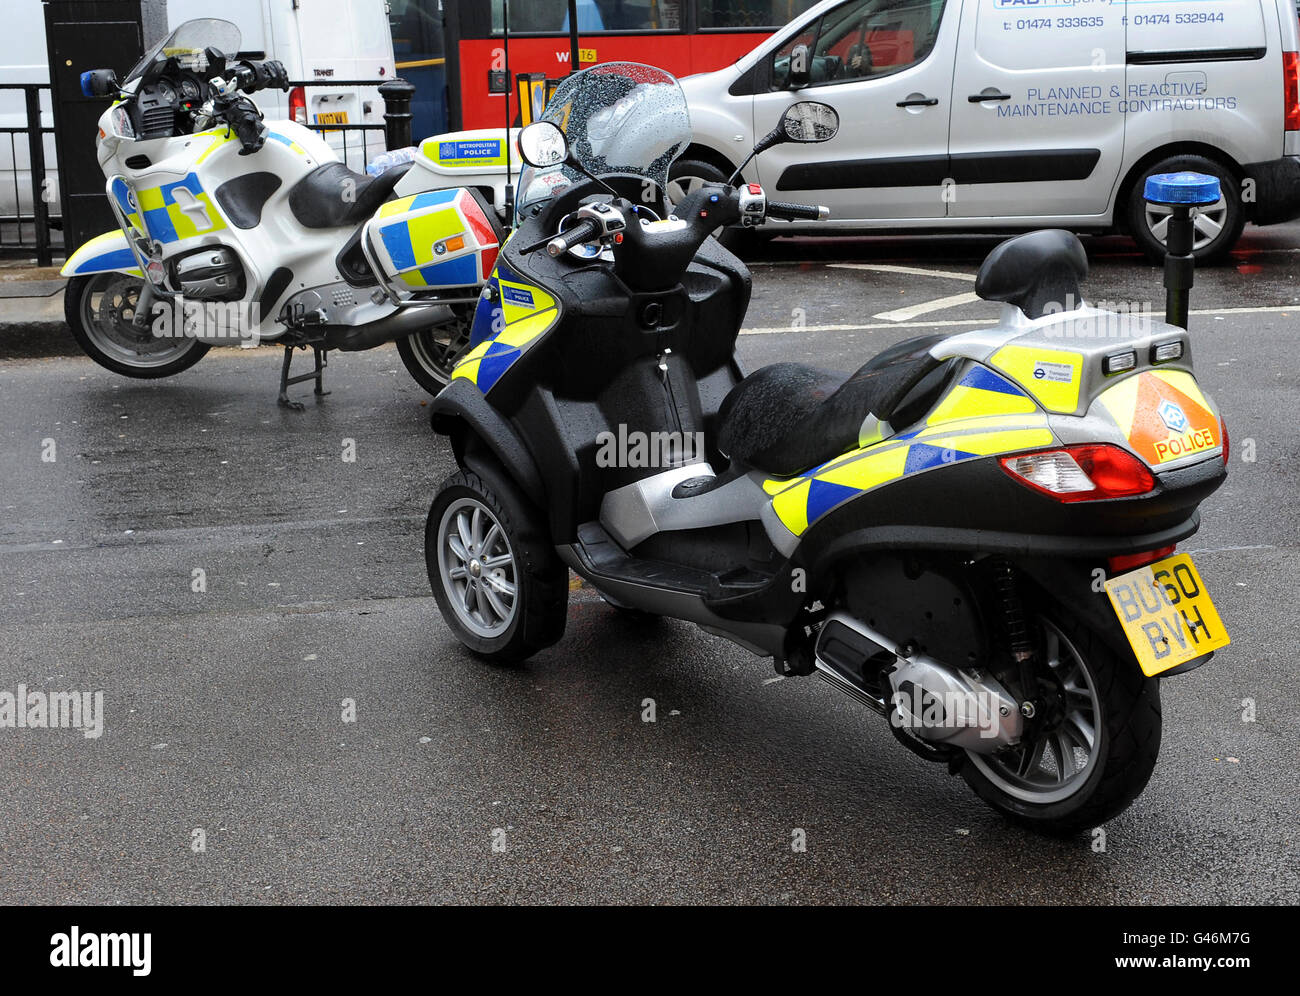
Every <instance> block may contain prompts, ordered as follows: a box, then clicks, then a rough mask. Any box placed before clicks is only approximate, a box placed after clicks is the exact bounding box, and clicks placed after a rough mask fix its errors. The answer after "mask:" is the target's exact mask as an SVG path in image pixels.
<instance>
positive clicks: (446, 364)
mask: <svg viewBox="0 0 1300 996" xmlns="http://www.w3.org/2000/svg"><path fill="white" fill-rule="evenodd" d="M473 319H474V312H473V311H472V310H470V311H469V312H464V311H461V310H460V309H457V312H456V317H455V318H454V319H452V320H451V321H450V322H447V323H446V324H443V325H438V326H435V327H434V328H431V329H423V330H421V331H419V332H412V333H411V334H410V335H408V336H405V337H403V338H401V339H398V340H397V355H398V356H400V357H401V358H402V366H404V367H406V372H407V373H409V374H410V375H411V376H412V377H414V378H415V382H416V383H417V384H419V385H420V386H421V387H422V388H424V389H425V390H426V391H428V392H429V393H430V394H437V393H438V392H439V391H441V390H442V389H443V388H444V387H446V386H447V384H448V382H449V381H450V380H451V372H452V370H454V369H455V368H456V364H457V363H459V362H460V358H461V357H462V356H464V355H465V353H467V352H468V351H469V333H470V328H471V326H472V325H473Z"/></svg>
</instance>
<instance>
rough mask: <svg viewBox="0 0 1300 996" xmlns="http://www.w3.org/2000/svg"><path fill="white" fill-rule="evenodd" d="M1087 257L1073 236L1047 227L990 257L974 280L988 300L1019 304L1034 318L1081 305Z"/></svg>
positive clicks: (1007, 244)
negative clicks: (1080, 286) (1080, 298)
mask: <svg viewBox="0 0 1300 996" xmlns="http://www.w3.org/2000/svg"><path fill="white" fill-rule="evenodd" d="M1087 276H1088V254H1087V253H1086V252H1084V251H1083V243H1081V242H1080V241H1079V239H1078V237H1077V236H1075V235H1074V234H1073V233H1072V232H1064V231H1062V230H1061V229H1059V228H1047V229H1043V230H1042V231H1041V232H1030V233H1029V234H1028V235H1017V236H1016V237H1015V238H1014V239H1007V241H1006V242H1003V243H1002V244H1001V245H1000V246H998V247H997V248H996V249H994V250H993V251H992V252H991V253H989V254H988V257H987V258H986V259H985V260H984V265H983V266H981V267H980V272H979V275H978V276H977V277H976V278H975V293H976V294H978V295H979V296H980V297H982V298H983V299H984V300H985V301H1005V302H1006V303H1007V304H1014V305H1015V306H1016V307H1017V308H1019V309H1020V310H1021V311H1023V312H1024V313H1025V314H1026V315H1028V316H1029V317H1030V318H1041V317H1042V316H1043V315H1045V314H1048V313H1050V312H1061V311H1073V310H1074V309H1075V308H1077V307H1078V306H1079V284H1080V282H1081V281H1083V280H1085V279H1087Z"/></svg>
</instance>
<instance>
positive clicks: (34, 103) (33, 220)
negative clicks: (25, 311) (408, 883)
mask: <svg viewBox="0 0 1300 996" xmlns="http://www.w3.org/2000/svg"><path fill="white" fill-rule="evenodd" d="M49 89H50V85H49V84H48V83H0V92H3V91H14V90H21V91H22V92H23V110H24V114H25V118H26V121H25V123H24V124H22V125H8V124H0V136H7V137H8V139H9V163H8V165H9V167H10V169H11V170H12V176H11V177H6V178H5V180H7V181H8V182H7V183H6V184H5V186H6V187H8V186H9V185H10V184H12V187H13V210H12V211H9V210H7V208H8V203H7V201H6V203H5V209H0V253H3V254H12V253H15V252H29V253H33V254H35V256H36V263H37V265H38V266H49V265H50V264H51V263H52V262H53V261H54V258H53V257H54V253H53V241H54V240H53V238H52V236H51V219H50V203H51V201H57V200H58V198H57V196H54V195H55V194H56V193H57V190H58V188H57V187H53V188H51V187H48V186H47V184H46V175H45V136H46V135H53V134H54V129H53V128H52V127H51V128H47V127H45V126H44V125H43V124H42V123H41V91H42V90H45V91H48V90H49ZM0 113H2V112H0ZM19 136H25V138H26V149H27V173H28V184H27V185H28V187H29V190H28V194H29V196H30V210H24V207H23V203H24V201H23V182H22V179H21V177H22V174H23V169H22V168H21V166H20V164H19V155H18V152H19V149H20V148H21V145H20V144H19ZM2 143H3V139H0V150H3V148H4V146H3V144H2ZM3 170H4V164H3V163H0V174H3ZM5 192H6V193H8V191H7V190H6V191H5Z"/></svg>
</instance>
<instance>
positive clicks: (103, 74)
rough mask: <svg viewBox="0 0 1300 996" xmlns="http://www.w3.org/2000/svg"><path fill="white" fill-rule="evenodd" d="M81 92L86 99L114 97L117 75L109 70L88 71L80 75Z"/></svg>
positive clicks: (115, 94) (116, 92)
mask: <svg viewBox="0 0 1300 996" xmlns="http://www.w3.org/2000/svg"><path fill="white" fill-rule="evenodd" d="M81 92H82V93H83V94H84V95H85V96H87V97H116V96H117V95H118V93H119V92H120V91H119V88H118V85H117V73H115V72H113V70H111V69H90V70H87V71H86V72H84V73H82V74H81Z"/></svg>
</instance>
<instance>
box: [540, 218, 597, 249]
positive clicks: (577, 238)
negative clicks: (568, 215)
mask: <svg viewBox="0 0 1300 996" xmlns="http://www.w3.org/2000/svg"><path fill="white" fill-rule="evenodd" d="M600 232H601V227H600V222H598V221H595V220H593V219H591V218H585V219H583V220H582V221H580V222H578V223H577V224H576V225H574V226H573V227H572V228H570V229H567V230H566V231H563V232H561V233H560V234H559V235H557V236H556V237H555V238H553V239H551V241H550V242H547V243H546V251H547V252H548V253H550V254H551V255H552V256H562V255H563V254H564V253H565V251H566V250H568V249H570V248H572V247H573V246H580V245H582V244H583V243H584V242H590V241H591V240H592V239H594V238H595V237H596V236H597V235H599V234H600Z"/></svg>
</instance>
